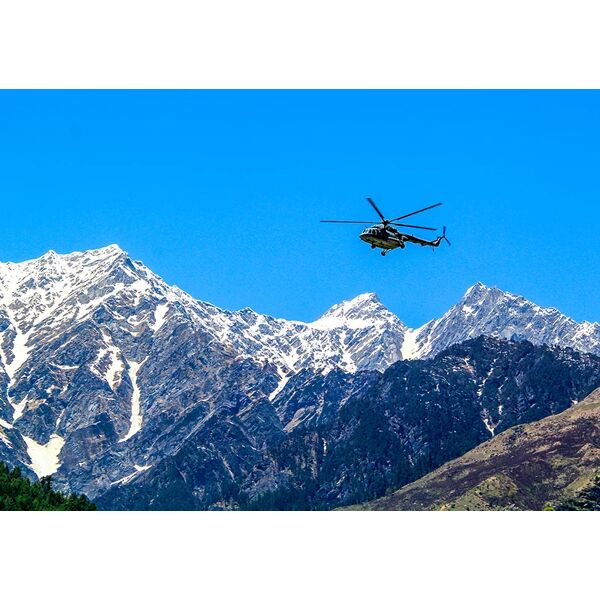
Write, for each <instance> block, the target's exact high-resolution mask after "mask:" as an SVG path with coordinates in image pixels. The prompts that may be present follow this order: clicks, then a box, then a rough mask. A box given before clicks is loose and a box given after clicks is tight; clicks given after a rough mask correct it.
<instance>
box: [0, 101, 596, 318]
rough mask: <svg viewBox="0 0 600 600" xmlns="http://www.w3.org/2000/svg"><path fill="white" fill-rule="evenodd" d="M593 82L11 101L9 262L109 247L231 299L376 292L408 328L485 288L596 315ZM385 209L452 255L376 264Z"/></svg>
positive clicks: (1, 110) (238, 303)
mask: <svg viewBox="0 0 600 600" xmlns="http://www.w3.org/2000/svg"><path fill="white" fill-rule="evenodd" d="M599 167H600V93H598V92H543V91H540V92H510V91H505V92H486V91H483V92H468V91H466V92H452V91H449V92H428V91H423V92H403V91H398V92H389V91H373V92H370V91H364V92H363V91H299V92H293V91H290V92H288V91H262V92H261V91H247V92H236V91H223V92H203V91H198V92H186V91H182V92H143V91H141V92H110V91H106V92H35V91H33V92H0V208H1V225H0V260H2V261H19V260H24V259H27V258H33V257H36V256H39V255H41V254H43V253H44V252H45V251H47V250H48V249H54V250H57V251H59V252H70V251H73V250H84V249H89V248H95V247H100V246H104V245H108V244H111V243H117V244H119V245H120V246H121V247H123V248H124V249H125V250H127V251H128V252H129V254H130V255H131V256H132V257H133V258H135V259H139V260H142V261H143V262H144V263H145V264H146V265H147V266H149V267H150V268H151V269H153V270H154V271H155V272H157V273H158V274H159V275H161V276H162V277H163V278H164V279H165V280H166V281H167V282H169V283H174V284H177V285H179V286H180V287H181V288H183V289H184V290H186V291H187V292H189V293H191V294H192V295H194V296H195V297H197V298H200V299H203V300H207V301H209V302H213V303H215V304H217V305H218V306H221V307H223V308H229V309H239V308H243V307H245V306H251V307H252V308H254V309H256V310H258V311H261V312H264V313H268V314H272V315H275V316H282V317H286V318H295V319H300V320H312V319H315V318H317V317H318V316H319V315H320V313H322V312H323V311H324V310H326V309H327V308H328V307H329V306H330V305H332V304H334V303H336V302H338V301H340V300H343V299H346V298H350V297H353V296H355V295H357V294H359V293H362V292H365V291H373V292H376V293H377V294H378V295H379V297H380V298H381V300H382V301H383V302H384V303H385V304H386V305H387V306H388V307H389V308H390V309H392V310H393V311H395V312H396V313H397V314H398V315H399V316H400V318H401V319H403V320H404V321H405V322H406V323H407V324H409V325H411V326H415V325H420V324H422V323H423V322H425V321H426V320H429V319H430V318H433V317H436V316H439V315H440V314H441V313H442V312H443V311H444V310H446V309H447V308H448V307H449V306H450V305H451V304H452V303H454V302H456V301H457V300H458V299H459V298H460V297H461V296H462V294H463V293H464V291H465V290H466V288H468V287H469V286H470V285H472V284H473V283H475V282H476V281H482V282H484V283H486V284H488V285H497V286H499V287H501V288H503V289H506V290H509V291H513V292H517V293H520V294H523V295H524V296H526V297H528V298H530V299H532V300H534V301H536V302H538V303H540V304H542V305H551V306H556V307H557V308H559V309H561V310H562V311H563V312H565V313H567V314H569V315H571V316H573V317H574V318H576V319H578V320H583V319H587V320H600V293H599V291H600V286H599V276H598V274H599V273H600V268H599V265H600V244H599V243H598V237H597V236H598V233H599V231H600V191H599V190H600V168H599ZM366 196H371V197H373V198H374V199H375V200H376V201H377V202H378V204H379V205H380V208H381V209H382V210H383V211H384V213H385V214H386V215H389V217H395V216H398V215H400V214H403V213H405V212H409V211H411V210H415V209H418V208H421V207H422V206H425V205H428V204H433V203H434V202H443V203H444V206H442V207H441V208H438V209H435V210H433V211H431V212H429V213H425V214H424V215H419V216H417V217H414V218H413V219H412V221H411V222H413V223H415V224H423V225H429V226H442V225H444V224H445V225H447V226H448V236H449V237H450V239H451V241H452V242H453V246H452V248H448V247H447V246H443V247H442V248H440V249H439V250H438V251H436V252H435V253H434V252H432V251H431V250H430V249H424V248H417V247H409V248H407V249H406V250H404V251H395V252H392V253H391V254H389V255H388V256H387V257H385V258H382V257H381V256H380V255H379V252H378V251H375V250H373V251H372V250H370V249H369V247H368V246H367V245H366V244H364V243H362V242H361V241H360V240H359V239H358V235H359V233H360V231H361V227H360V226H358V225H357V226H353V225H325V224H320V223H319V220H320V219H356V220H363V219H365V220H370V219H372V218H373V217H374V216H375V215H374V213H372V211H371V208H370V207H369V206H368V205H367V203H366V201H365V197H366Z"/></svg>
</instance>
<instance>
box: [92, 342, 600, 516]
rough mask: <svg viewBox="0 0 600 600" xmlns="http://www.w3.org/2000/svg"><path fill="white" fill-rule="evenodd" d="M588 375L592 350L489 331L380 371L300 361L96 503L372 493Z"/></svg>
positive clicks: (329, 502)
mask: <svg viewBox="0 0 600 600" xmlns="http://www.w3.org/2000/svg"><path fill="white" fill-rule="evenodd" d="M598 386H600V358H599V357H595V356H593V355H582V354H579V353H577V352H575V351H572V350H560V349H558V348H554V349H550V348H547V347H536V346H533V345H532V344H530V343H529V342H509V341H504V340H499V339H493V338H478V339H476V340H471V341H468V342H464V343H463V344H461V345H458V346H454V347H452V348H449V349H448V350H446V351H445V352H443V353H441V354H440V355H438V356H437V357H435V358H433V359H430V360H425V361H401V362H398V363H396V364H394V365H393V366H392V367H390V368H389V369H387V370H386V371H385V372H384V373H383V374H381V373H378V372H374V371H369V372H361V373H357V374H345V373H343V372H341V371H339V370H334V371H331V372H329V373H327V374H326V375H318V374H314V373H311V374H309V373H300V374H298V375H297V376H294V377H293V378H292V379H291V380H290V382H289V384H288V386H286V388H285V390H283V392H282V393H281V394H280V395H279V396H278V397H277V398H276V399H275V401H274V402H273V403H272V404H263V405H261V407H260V411H258V410H257V409H256V408H249V409H247V410H245V409H244V410H242V411H241V412H238V413H236V412H235V411H232V410H221V413H220V414H219V416H218V417H215V418H214V419H212V420H211V421H210V422H209V423H206V425H205V426H204V427H200V426H199V427H197V428H196V429H195V430H194V432H193V435H191V436H190V437H189V438H188V439H187V440H185V442H184V444H183V445H182V446H180V447H179V448H178V449H177V450H176V451H175V452H173V453H172V454H171V455H170V456H169V457H168V459H166V460H164V461H162V462H160V463H158V464H155V466H154V468H153V469H151V470H148V471H147V472H145V473H141V474H140V475H139V476H138V477H137V478H136V479H135V481H134V482H132V483H131V484H128V485H117V486H113V487H112V488H111V489H110V490H109V491H107V492H106V493H105V494H103V495H101V496H99V497H98V498H97V503H98V504H99V506H101V507H105V508H126V507H132V506H133V507H135V508H144V507H147V506H150V507H152V508H157V509H158V508H161V509H166V508H187V509H193V508H219V507H227V508H229V507H231V508H235V507H242V508H251V509H273V508H275V509H291V508H295V509H329V508H334V507H336V506H340V505H344V504H348V503H352V502H356V501H359V500H366V499H369V498H376V497H378V496H381V495H383V494H384V493H386V491H388V490H390V489H394V488H396V487H398V486H400V485H402V484H404V483H407V482H409V481H413V480H414V479H416V478H418V477H420V476H421V475H423V474H425V473H428V472H429V471H431V470H432V469H434V468H436V467H438V466H439V465H441V464H443V463H444V462H446V461H448V460H451V459H453V458H456V457H457V456H460V455H461V454H463V453H464V452H466V451H468V450H470V449H471V448H473V447H475V446H477V445H478V444H480V443H481V442H483V441H485V440H487V439H490V438H491V437H492V436H493V435H494V434H495V433H496V432H501V431H503V430H505V429H506V428H507V427H510V426H512V425H514V424H515V423H527V422H529V421H532V420H535V419H539V418H542V417H545V416H547V415H549V414H553V413H556V412H560V411H562V410H565V409H566V408H568V407H569V406H571V405H572V403H573V402H574V401H577V400H579V399H582V398H583V397H585V396H586V395H587V394H588V393H589V391H590V390H592V389H595V388H596V387H598ZM224 465H225V466H224Z"/></svg>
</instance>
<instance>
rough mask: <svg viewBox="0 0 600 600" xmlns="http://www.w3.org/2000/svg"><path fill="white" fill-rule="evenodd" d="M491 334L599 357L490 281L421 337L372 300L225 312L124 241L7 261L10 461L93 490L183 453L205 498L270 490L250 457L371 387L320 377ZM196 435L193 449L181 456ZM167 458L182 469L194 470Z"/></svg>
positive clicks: (2, 361) (3, 446)
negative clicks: (302, 312) (306, 315)
mask: <svg viewBox="0 0 600 600" xmlns="http://www.w3.org/2000/svg"><path fill="white" fill-rule="evenodd" d="M481 334H488V335H496V336H499V337H507V338H515V339H526V340H529V341H531V342H533V343H535V344H542V343H547V344H556V345H560V346H572V347H574V348H576V349H578V350H583V351H587V352H596V353H598V354H600V326H599V325H597V324H594V325H592V324H589V323H583V324H578V323H576V322H574V321H572V320H571V319H569V318H567V317H564V316H563V315H561V314H560V313H559V312H558V311H556V310H554V309H542V308H539V307H537V306H535V305H534V304H532V303H530V302H528V301H526V300H525V299H523V298H519V297H517V296H513V295H511V294H506V293H504V292H501V291H500V290H497V289H494V288H486V287H485V286H483V285H481V284H478V285H476V286H474V287H473V288H471V289H470V290H469V291H468V292H467V294H466V295H465V297H464V298H463V300H462V301H461V302H460V303H459V304H457V305H456V306H455V307H453V308H452V309H451V310H450V311H448V313H446V314H445V315H444V316H443V317H442V318H440V319H438V320H435V321H432V322H430V323H428V324H426V325H424V326H423V327H421V328H419V329H416V330H411V329H408V328H407V327H406V326H405V325H404V324H403V323H402V322H401V321H400V319H399V318H398V317H397V316H395V315H394V314H393V313H391V312H390V311H388V310H387V309H386V308H385V307H384V306H383V305H382V304H381V302H380V301H379V300H378V298H377V296H375V295H374V294H362V295H360V296H358V297H356V298H354V299H352V300H349V301H346V302H342V303H340V304H338V305H336V306H334V307H332V308H331V309H330V310H328V311H327V312H326V313H325V314H324V315H323V316H322V317H321V318H320V319H318V320H317V321H315V322H313V323H302V322H297V321H288V320H285V319H278V318H274V317H270V316H266V315H261V314H259V313H256V312H254V311H253V310H251V309H249V308H247V309H244V310H241V311H236V312H231V311H225V310H222V309H220V308H218V307H216V306H213V305H211V304H209V303H206V302H202V301H199V300H195V299H194V298H192V297H191V296H189V295H188V294H186V293H185V292H183V291H182V290H180V289H178V288H177V287H174V286H169V285H167V284H166V283H165V282H164V281H163V280H162V279H161V278H160V277H158V276H157V275H155V274H154V273H152V272H151V271H150V270H149V269H148V268H146V267H145V266H144V265H143V264H142V263H140V262H137V261H133V260H131V259H130V258H129V256H128V255H127V254H126V253H125V252H124V251H122V250H121V249H120V248H119V247H117V246H109V247H107V248H102V249H99V250H91V251H88V252H75V253H72V254H68V255H58V254H56V253H54V252H48V253H47V254H45V255H44V256H42V257H41V258H39V259H36V260H31V261H27V262H23V263H18V264H14V263H0V460H2V461H4V462H7V463H8V464H10V465H18V466H20V467H22V468H23V469H24V470H25V471H26V472H28V474H29V475H30V476H32V477H33V476H38V477H43V476H45V475H53V476H54V479H55V481H56V482H57V484H59V485H62V486H63V487H65V488H67V489H72V490H76V491H77V492H84V493H86V494H88V495H89V496H90V497H92V498H94V497H97V496H99V495H101V494H105V493H107V492H108V491H110V490H111V489H113V488H115V486H116V487H122V486H128V485H132V484H133V483H135V482H136V481H137V480H138V479H139V478H142V477H146V476H147V474H148V471H150V470H151V469H153V468H154V466H155V465H157V464H158V463H160V464H161V465H162V468H163V469H165V468H166V467H165V462H164V461H165V460H167V461H168V460H173V461H175V458H173V457H175V456H178V457H180V458H179V459H178V460H185V461H188V462H189V461H190V460H193V461H194V465H193V468H194V469H199V470H200V471H201V472H202V473H204V475H203V476H204V479H202V478H200V480H201V481H205V484H203V486H204V487H203V491H198V490H196V492H194V493H195V494H200V495H202V494H204V495H205V497H206V498H218V497H220V496H219V494H220V492H219V490H220V489H221V486H222V485H223V481H225V480H226V479H227V478H231V477H233V476H232V475H231V473H239V472H240V470H241V471H244V469H248V477H250V484H248V485H250V486H251V485H253V484H252V481H253V479H252V478H253V477H256V478H257V479H256V481H257V483H256V485H259V483H258V482H259V481H260V485H264V481H265V474H264V473H262V474H257V473H254V470H253V469H254V467H253V466H252V465H255V464H256V462H257V461H258V460H259V458H260V457H261V456H262V454H263V453H264V452H265V450H264V448H266V447H268V446H269V445H270V444H272V442H273V440H277V439H279V438H280V437H281V436H283V437H285V435H287V431H289V430H291V429H293V428H294V427H295V426H297V425H298V424H299V423H300V422H302V423H304V422H306V423H309V422H319V420H320V419H322V418H325V417H326V416H327V415H329V414H330V413H331V412H332V411H333V412H335V410H338V409H339V408H340V407H342V406H343V405H344V404H345V402H346V400H347V399H348V397H349V396H350V395H351V394H353V393H355V392H356V390H358V389H359V388H361V386H363V385H366V384H367V383H368V381H370V379H369V376H365V378H364V380H363V379H360V378H358V379H356V380H352V381H351V380H350V379H347V378H346V379H345V378H344V377H341V376H336V375H335V373H334V374H333V375H332V377H333V378H332V379H331V380H330V381H333V382H335V381H339V382H341V383H342V384H343V386H342V388H343V389H342V388H339V389H338V387H337V384H335V385H334V384H331V385H330V386H329V387H328V388H327V389H326V390H322V389H321V388H320V387H319V386H320V384H317V387H315V385H313V384H312V382H311V377H313V376H314V377H317V376H322V375H327V374H329V373H332V372H333V371H335V370H339V371H341V372H342V373H346V374H348V375H351V374H354V373H356V372H358V371H369V370H372V371H379V372H383V371H385V370H386V369H387V368H388V367H389V366H390V365H392V364H394V363H395V362H397V361H398V360H400V359H402V358H425V357H431V356H434V355H436V354H437V353H439V352H441V351H442V350H444V349H446V348H447V347H449V346H451V345H453V344H455V343H457V342H461V341H463V340H466V339H468V338H472V337H477V336H479V335H481ZM336 377H337V379H336ZM290 380H294V385H293V386H292V388H291V389H290V390H289V393H287V394H286V395H284V396H282V397H281V398H279V396H280V394H281V392H282V391H283V390H284V389H285V388H286V384H287V383H288V381H290ZM304 396H306V398H304ZM309 396H310V398H311V399H310V400H308V397H309ZM327 399H329V400H327ZM323 402H325V404H327V405H325V404H323ZM302 407H306V408H305V409H303V408H302ZM302 410H304V411H303V412H302ZM290 411H291V416H292V417H293V418H295V421H294V423H293V424H292V425H290V422H289V419H288V416H290V415H289V414H288V413H290ZM299 411H301V412H299ZM286 428H287V429H286ZM192 440H197V444H196V446H194V448H195V450H194V453H193V457H192V456H191V455H188V454H185V453H182V452H181V448H182V447H184V446H185V447H186V448H187V447H188V445H189V444H191V443H192ZM241 440H243V443H242V441H241ZM169 457H171V458H169ZM168 464H169V465H170V466H169V468H168V469H167V472H169V473H171V474H172V476H173V477H178V476H180V475H178V473H180V472H183V471H185V472H187V471H188V470H189V469H191V468H192V466H191V465H190V464H187V462H186V464H185V465H182V464H178V463H177V464H176V463H175V462H173V464H171V463H168ZM169 469H170V470H169ZM273 469H275V467H273ZM163 472H164V471H161V473H163ZM198 477H199V475H198ZM269 477H270V479H269ZM269 477H267V479H268V480H269V481H271V483H273V482H276V481H277V480H278V478H280V477H281V474H280V473H278V472H277V471H276V470H273V472H272V473H271V474H270V476H269ZM235 479H236V480H237V476H236V478H235ZM194 502H196V500H194Z"/></svg>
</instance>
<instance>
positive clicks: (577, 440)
mask: <svg viewBox="0 0 600 600" xmlns="http://www.w3.org/2000/svg"><path fill="white" fill-rule="evenodd" d="M598 473H600V390H596V391H595V392H594V393H592V394H591V395H590V396H589V397H588V398H586V399H585V400H584V401H583V402H580V403H579V404H577V405H575V406H573V407H572V408H570V409H568V410H566V411H565V412H563V413H561V414H559V415H555V416H551V417H547V418H545V419H543V420H541V421H538V422H535V423H530V424H528V425H519V426H517V427H513V428H512V429H509V430H508V431H506V432H504V433H503V434H501V435H499V436H498V437H496V438H494V439H493V440H491V441H488V442H486V443H485V444H482V445H481V446H478V447H477V448H475V449H474V450H472V451H471V452H468V453H467V454H465V455H464V456H462V457H460V458H458V459H457V460H454V461H451V462H449V463H447V464H445V465H444V466H442V467H441V468H439V469H437V470H435V471H433V472H432V473H430V474H429V475H426V476H425V477H423V478H422V479H419V480H418V481H415V482H414V483H411V484H410V485H407V486H405V487H403V488H401V489H400V490H398V491H397V492H395V493H393V494H391V495H389V496H385V497H383V498H380V499H378V500H375V501H374V502H371V503H368V504H365V505H362V506H360V507H356V508H359V509H363V510H541V509H542V508H544V507H545V506H546V505H547V503H551V504H552V503H556V504H557V505H558V506H560V505H561V503H563V502H565V501H568V500H569V499H570V498H573V497H574V498H577V497H578V496H579V495H580V494H581V492H582V491H583V492H585V490H586V489H588V488H589V486H590V485H594V484H596V485H597V475H598Z"/></svg>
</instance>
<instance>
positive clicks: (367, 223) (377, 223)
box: [321, 221, 380, 225]
mask: <svg viewBox="0 0 600 600" xmlns="http://www.w3.org/2000/svg"><path fill="white" fill-rule="evenodd" d="M321 223H357V224H362V225H380V223H379V221H321Z"/></svg>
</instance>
